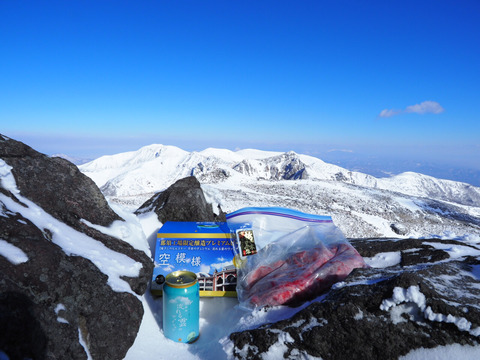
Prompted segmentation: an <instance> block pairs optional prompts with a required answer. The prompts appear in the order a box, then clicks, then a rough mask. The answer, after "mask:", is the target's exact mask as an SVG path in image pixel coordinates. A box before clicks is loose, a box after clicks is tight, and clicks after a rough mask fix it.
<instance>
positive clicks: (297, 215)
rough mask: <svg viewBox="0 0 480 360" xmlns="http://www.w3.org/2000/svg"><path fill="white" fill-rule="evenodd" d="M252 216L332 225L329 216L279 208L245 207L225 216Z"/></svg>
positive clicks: (230, 217)
mask: <svg viewBox="0 0 480 360" xmlns="http://www.w3.org/2000/svg"><path fill="white" fill-rule="evenodd" d="M253 214H257V215H271V216H278V217H284V218H289V219H293V220H299V221H307V222H313V223H333V220H332V217H331V216H327V215H313V214H306V213H303V212H300V211H297V210H292V209H287V208H281V207H247V208H243V209H240V210H237V211H234V212H232V213H230V214H227V215H226V218H227V220H230V219H233V218H235V217H238V216H243V215H253Z"/></svg>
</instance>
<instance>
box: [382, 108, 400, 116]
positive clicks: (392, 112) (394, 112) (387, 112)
mask: <svg viewBox="0 0 480 360" xmlns="http://www.w3.org/2000/svg"><path fill="white" fill-rule="evenodd" d="M401 112H402V110H394V109H384V110H382V111H381V112H380V114H379V115H378V116H380V117H382V118H388V117H391V116H394V115H398V114H400V113H401Z"/></svg>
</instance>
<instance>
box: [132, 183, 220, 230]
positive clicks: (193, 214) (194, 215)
mask: <svg viewBox="0 0 480 360" xmlns="http://www.w3.org/2000/svg"><path fill="white" fill-rule="evenodd" d="M219 210H220V211H219V212H220V214H219V215H216V214H214V212H213V210H212V205H211V204H208V203H207V201H206V200H205V195H204V194H203V191H202V188H201V187H200V183H199V182H198V180H197V179H196V178H195V177H194V176H189V177H186V178H183V179H180V180H178V181H177V182H175V183H174V184H173V185H172V186H170V187H169V188H168V189H166V190H165V191H163V192H161V193H158V194H155V195H154V196H153V197H151V198H150V199H149V200H148V201H146V202H145V203H144V204H143V205H142V206H141V207H140V208H139V209H138V210H137V211H136V212H135V214H141V213H144V212H147V211H154V212H155V213H156V214H157V216H158V220H159V221H160V222H161V223H165V222H167V221H225V214H224V213H223V212H222V211H221V209H219Z"/></svg>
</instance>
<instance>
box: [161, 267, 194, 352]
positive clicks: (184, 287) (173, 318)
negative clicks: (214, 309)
mask: <svg viewBox="0 0 480 360" xmlns="http://www.w3.org/2000/svg"><path fill="white" fill-rule="evenodd" d="M199 327H200V294H199V285H198V279H197V276H196V275H195V273H193V272H190V271H174V272H172V273H170V274H168V275H167V276H166V278H165V283H164V284H163V333H164V335H165V336H166V337H167V338H169V339H171V340H174V341H177V342H182V343H192V342H194V341H195V340H197V339H198V336H199Z"/></svg>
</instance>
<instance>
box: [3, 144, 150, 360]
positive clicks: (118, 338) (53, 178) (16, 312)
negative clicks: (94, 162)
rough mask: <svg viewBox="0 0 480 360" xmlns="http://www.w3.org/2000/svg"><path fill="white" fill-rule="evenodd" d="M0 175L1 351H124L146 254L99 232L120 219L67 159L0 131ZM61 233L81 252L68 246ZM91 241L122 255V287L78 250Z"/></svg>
mask: <svg viewBox="0 0 480 360" xmlns="http://www.w3.org/2000/svg"><path fill="white" fill-rule="evenodd" d="M12 176H13V180H14V185H12ZM0 180H1V182H0V241H1V242H2V243H1V244H0V247H2V248H3V251H2V252H1V255H3V256H0V272H1V274H2V276H1V277H0V349H1V350H2V351H3V352H4V353H5V354H6V355H7V356H9V358H10V359H24V358H31V359H87V357H88V355H87V353H88V354H89V355H90V356H91V357H92V358H94V359H122V358H124V357H125V354H126V352H127V351H128V349H129V348H130V347H131V345H132V344H133V342H134V340H135V338H136V335H137V332H138V329H139V327H140V323H141V321H142V317H143V305H142V303H141V301H140V300H139V297H138V295H141V294H143V293H144V292H145V290H146V289H147V285H148V281H149V279H150V277H151V273H152V268H153V264H152V260H151V259H150V258H149V257H148V256H147V255H146V254H145V253H144V252H142V251H139V250H136V249H134V248H133V247H132V246H131V245H129V244H128V243H126V242H124V241H123V240H121V239H117V238H115V237H113V236H109V235H105V234H104V233H102V232H100V231H99V230H98V227H96V225H100V226H109V225H111V224H112V223H113V222H115V221H123V220H122V219H121V218H120V217H119V216H118V215H117V214H116V213H115V212H114V211H113V210H112V209H111V208H110V207H109V206H108V204H107V202H106V200H105V198H104V197H103V195H102V194H101V192H100V191H99V189H98V188H97V187H96V186H95V184H94V183H93V182H92V181H91V180H90V179H89V178H88V177H86V176H84V175H83V174H81V173H80V172H79V171H78V169H77V168H76V166H75V165H73V164H71V163H69V162H68V161H67V160H63V159H60V158H49V157H48V156H46V155H43V154H40V153H38V152H37V151H35V150H33V149H32V148H30V147H28V146H27V145H25V144H23V143H21V142H18V141H15V140H12V139H9V138H7V137H5V136H1V135H0ZM15 185H16V186H15ZM50 216H51V217H50ZM65 239H69V240H71V242H73V244H72V246H73V247H74V248H77V249H78V248H80V249H83V250H82V251H80V252H79V253H73V252H72V251H73V250H69V248H68V246H66V247H65V246H62V245H61V244H62V243H63V244H65V241H66V240H65ZM87 240H88V242H87ZM81 241H85V245H83V244H81V243H78V242H81ZM89 244H98V247H97V248H89V246H90V245H89ZM82 246H83V247H84V248H82ZM98 249H104V251H105V252H106V253H105V257H108V256H110V254H116V255H118V257H119V258H121V259H128V261H127V263H128V264H135V266H137V267H138V268H139V271H138V276H122V277H121V280H124V281H125V282H126V284H125V285H124V288H123V289H119V288H117V287H116V286H115V285H112V283H113V280H112V278H111V275H107V274H106V272H107V273H108V269H105V268H104V265H103V263H102V262H101V259H102V257H101V254H100V256H99V257H97V259H100V260H99V261H98V262H97V261H93V260H90V259H89V258H88V256H85V257H84V256H82V255H81V252H85V253H89V252H95V251H97V252H98ZM12 254H13V256H12ZM121 280H120V281H121Z"/></svg>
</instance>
